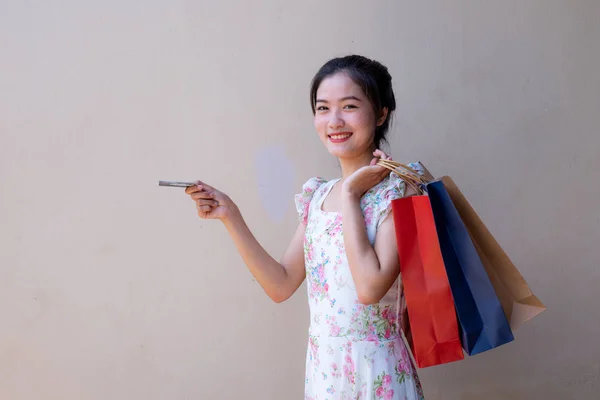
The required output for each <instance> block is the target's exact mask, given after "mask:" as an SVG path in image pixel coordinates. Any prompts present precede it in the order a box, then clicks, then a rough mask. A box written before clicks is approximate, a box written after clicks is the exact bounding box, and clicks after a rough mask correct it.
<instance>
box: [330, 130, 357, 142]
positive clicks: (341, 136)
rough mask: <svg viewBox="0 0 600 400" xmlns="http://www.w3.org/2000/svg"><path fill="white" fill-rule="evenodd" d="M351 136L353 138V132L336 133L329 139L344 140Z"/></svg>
mask: <svg viewBox="0 0 600 400" xmlns="http://www.w3.org/2000/svg"><path fill="white" fill-rule="evenodd" d="M350 136H352V133H351V132H343V133H334V134H331V135H329V137H330V138H331V139H333V140H344V139H348V138H349V137H350Z"/></svg>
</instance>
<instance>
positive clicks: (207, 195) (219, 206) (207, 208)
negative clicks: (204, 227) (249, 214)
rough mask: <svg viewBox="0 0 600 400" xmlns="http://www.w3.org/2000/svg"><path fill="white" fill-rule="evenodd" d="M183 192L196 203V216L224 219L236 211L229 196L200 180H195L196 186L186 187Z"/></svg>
mask: <svg viewBox="0 0 600 400" xmlns="http://www.w3.org/2000/svg"><path fill="white" fill-rule="evenodd" d="M185 193H186V194H188V195H189V196H190V198H191V199H192V200H193V201H194V202H195V203H196V210H197V212H198V216H199V217H200V218H202V219H220V220H221V221H225V220H226V219H227V218H229V217H231V216H232V215H233V214H234V213H235V212H236V211H237V206H236V205H235V203H234V202H233V201H232V200H231V199H230V198H229V196H227V195H226V194H225V193H223V192H221V191H219V190H217V189H215V188H214V187H212V186H209V185H207V184H206V183H203V182H201V181H196V186H190V187H187V188H186V189H185Z"/></svg>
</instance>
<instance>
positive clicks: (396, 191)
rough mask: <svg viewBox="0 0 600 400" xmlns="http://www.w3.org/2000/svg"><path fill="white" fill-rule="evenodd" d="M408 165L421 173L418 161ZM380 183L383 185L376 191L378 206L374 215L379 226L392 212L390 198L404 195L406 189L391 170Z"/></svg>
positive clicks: (403, 183)
mask: <svg viewBox="0 0 600 400" xmlns="http://www.w3.org/2000/svg"><path fill="white" fill-rule="evenodd" d="M408 166H409V167H411V168H412V169H414V170H415V171H416V172H418V173H419V174H420V175H423V170H422V168H421V166H420V165H419V164H418V163H411V164H408ZM382 184H383V187H382V188H381V189H380V191H379V193H378V197H379V199H378V202H377V203H378V205H379V206H378V207H377V211H376V212H377V214H376V216H375V217H376V221H377V226H379V225H380V224H381V223H382V222H383V221H384V220H385V219H386V218H387V216H388V215H389V214H390V213H391V212H392V200H396V199H399V198H401V197H404V193H405V191H406V183H405V182H404V181H403V180H402V179H400V177H399V176H398V175H396V174H395V173H393V172H391V173H390V175H389V177H388V178H386V179H385V180H384V181H383V182H382Z"/></svg>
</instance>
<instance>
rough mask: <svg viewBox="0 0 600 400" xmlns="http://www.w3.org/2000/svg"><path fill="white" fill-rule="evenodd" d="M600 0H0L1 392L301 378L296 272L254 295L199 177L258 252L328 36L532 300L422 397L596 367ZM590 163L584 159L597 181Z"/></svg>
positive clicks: (275, 239) (85, 393)
mask: <svg viewBox="0 0 600 400" xmlns="http://www.w3.org/2000/svg"><path fill="white" fill-rule="evenodd" d="M599 15H600V3H599V2H598V1H596V0H587V1H586V0H573V1H569V2H567V1H559V0H547V1H544V2H541V1H533V0H523V1H517V0H504V1H499V0H498V1H486V2H481V1H473V0H471V1H467V0H462V1H454V2H447V1H439V0H438V1H433V0H432V1H419V2H411V1H404V0H402V1H392V0H388V1H372V2H366V1H356V0H354V1H316V0H310V1H302V2H288V1H274V0H256V1H252V2H249V1H241V0H238V1H231V2H217V1H202V2H194V1H187V0H174V1H166V0H148V1H125V2H123V1H115V0H106V1H103V2H98V1H96V2H93V1H87V2H82V1H73V0H55V1H52V2H49V1H45V2H44V1H35V0H33V1H16V0H3V1H1V2H0V183H1V189H0V318H1V319H0V321H1V322H0V399H2V400H38V399H44V400H53V399H61V400H80V399H81V400H105V399H111V400H132V399H140V400H141V399H143V400H159V399H161V400H162V399H242V398H244V399H257V400H259V399H260V400H267V399H273V400H275V399H299V398H302V386H303V381H304V379H303V373H304V371H303V368H304V354H305V346H306V343H305V341H306V328H307V324H308V319H307V316H308V310H307V306H306V294H305V287H304V286H302V287H301V289H300V290H299V292H298V293H297V294H296V295H295V296H294V297H293V298H292V299H290V300H289V301H288V302H286V303H284V304H282V305H275V304H271V303H270V301H269V300H268V299H267V297H266V296H265V295H264V294H263V292H262V289H261V288H260V287H259V286H258V285H257V284H256V282H254V281H253V279H252V277H251V275H250V274H249V273H248V272H247V270H246V269H245V267H244V266H243V264H242V263H241V260H240V258H239V256H238V255H237V253H236V252H235V250H234V248H233V246H232V244H231V243H230V241H229V240H228V237H227V235H226V233H225V231H224V229H223V228H222V227H221V226H219V224H218V223H210V222H203V221H200V220H198V219H197V218H196V217H195V209H194V206H193V203H191V202H190V201H189V200H188V199H187V198H186V197H185V196H184V195H183V193H182V192H181V190H177V189H171V188H159V187H158V186H157V181H158V180H159V179H178V180H179V179H181V180H183V179H204V180H206V181H208V182H209V183H213V184H214V185H217V186H219V187H220V188H222V189H223V190H225V191H226V192H228V193H229V194H230V195H231V196H232V197H233V198H234V199H236V200H237V202H238V203H239V204H240V207H241V208H242V210H243V212H244V213H245V215H246V217H247V220H248V223H249V225H250V226H251V227H252V228H253V229H254V232H255V234H256V235H257V236H258V238H259V239H260V240H261V242H262V243H263V244H264V245H265V247H266V248H267V249H268V250H269V251H271V252H272V253H273V254H274V255H276V256H279V255H280V254H282V252H283V250H284V248H285V246H286V244H287V241H288V240H289V238H290V237H291V234H292V233H293V230H294V227H295V224H296V216H295V212H294V209H293V200H292V196H293V194H294V193H295V192H296V191H298V190H299V188H300V185H301V184H302V183H303V182H304V181H305V180H306V179H308V178H309V177H311V176H314V175H317V174H319V175H324V176H326V177H335V176H336V175H337V174H338V168H337V165H336V162H335V160H332V159H331V158H330V157H329V156H328V154H327V153H326V152H325V151H324V149H323V148H322V146H321V144H320V142H319V141H318V139H317V137H316V135H315V134H314V131H313V127H312V116H311V113H310V107H309V103H308V85H309V81H310V79H311V77H312V75H313V74H314V73H315V72H316V70H317V68H318V67H319V66H320V65H321V64H322V63H323V62H325V61H326V60H327V59H329V58H330V57H333V56H337V55H344V54H347V53H349V52H357V53H361V54H364V55H367V56H371V57H374V58H377V59H379V60H381V61H382V62H384V63H385V64H387V65H388V66H389V68H390V70H391V72H392V75H393V76H394V81H395V90H396V93H397V97H398V103H399V110H398V115H397V118H396V122H395V125H394V128H393V135H392V136H393V138H392V141H391V148H392V150H393V154H394V156H395V158H396V159H399V160H404V161H414V160H417V159H418V160H421V161H423V162H424V163H425V164H426V165H427V166H428V167H429V168H430V169H431V170H432V171H433V172H434V173H435V174H437V175H441V174H450V175H452V176H453V177H454V178H455V180H456V181H457V182H458V183H459V185H460V186H461V188H462V189H463V191H464V192H465V194H466V195H467V196H468V198H469V199H470V200H471V202H472V204H473V205H474V207H475V208H476V209H477V210H478V212H479V213H480V215H481V216H482V218H483V219H484V220H485V222H486V223H487V224H488V227H489V228H490V229H491V230H492V232H493V233H494V234H495V235H496V237H497V239H498V240H499V241H500V243H501V244H502V245H503V246H504V247H505V249H506V250H507V252H508V253H509V254H510V255H511V257H512V258H513V260H514V262H515V263H516V264H517V265H518V267H519V268H520V270H521V271H522V273H523V275H524V276H525V278H526V279H527V280H528V282H529V283H530V284H531V286H532V288H533V290H534V291H535V293H536V294H537V295H538V296H539V297H540V298H541V299H542V300H543V301H544V302H545V303H546V304H547V306H548V311H547V312H545V313H543V314H542V315H540V316H539V317H538V318H536V319H535V320H534V321H532V322H530V323H528V324H527V325H525V326H524V327H522V328H521V329H520V330H518V331H517V332H516V336H517V339H516V341H515V342H514V343H511V344H509V345H507V346H505V347H504V348H502V349H501V350H497V351H493V352H490V353H486V354H482V355H479V356H476V357H473V358H469V359H468V360H466V361H464V362H461V363H456V364H452V365H446V366H439V367H435V368H429V369H425V370H423V371H421V376H422V379H423V383H424V386H425V390H426V394H427V396H428V399H445V400H446V399H448V400H453V399H465V400H471V399H484V398H485V399H489V400H494V399H511V400H517V399H557V400H558V399H561V400H562V399H592V398H596V396H597V393H598V391H599V390H600V383H599V382H600V381H599V375H600V346H599V345H598V342H597V338H598V335H599V333H600V327H599V322H598V321H599V317H600V312H599V309H600V295H599V293H600V291H599V290H598V286H599V284H600V268H598V263H599V261H600V245H599V244H600V212H599V208H598V198H599V195H600V190H599V189H598V188H599V184H598V177H597V174H598V172H599V171H600V161H599V158H598V153H599V152H600V137H599V135H598V126H600V113H599V110H600V95H599V93H600V77H599V75H598V71H600V45H599V43H600V25H598V22H597V21H598V16H599ZM594 182H595V183H594Z"/></svg>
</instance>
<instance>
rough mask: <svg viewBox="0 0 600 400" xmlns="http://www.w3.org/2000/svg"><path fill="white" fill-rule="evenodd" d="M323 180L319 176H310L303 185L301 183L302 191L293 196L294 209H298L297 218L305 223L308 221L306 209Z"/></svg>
mask: <svg viewBox="0 0 600 400" xmlns="http://www.w3.org/2000/svg"><path fill="white" fill-rule="evenodd" d="M325 182H326V180H325V179H323V178H320V177H315V178H310V179H309V180H308V181H306V183H304V185H302V192H301V193H298V194H296V195H295V196H294V202H295V203H296V211H298V219H299V221H300V222H302V223H303V224H306V222H307V221H308V209H309V207H310V202H311V201H312V199H313V196H314V195H315V192H316V191H317V190H318V189H319V188H320V187H321V185H323V184H324V183H325Z"/></svg>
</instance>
